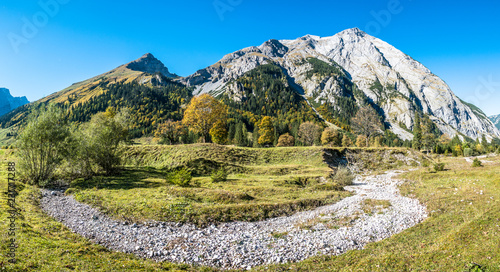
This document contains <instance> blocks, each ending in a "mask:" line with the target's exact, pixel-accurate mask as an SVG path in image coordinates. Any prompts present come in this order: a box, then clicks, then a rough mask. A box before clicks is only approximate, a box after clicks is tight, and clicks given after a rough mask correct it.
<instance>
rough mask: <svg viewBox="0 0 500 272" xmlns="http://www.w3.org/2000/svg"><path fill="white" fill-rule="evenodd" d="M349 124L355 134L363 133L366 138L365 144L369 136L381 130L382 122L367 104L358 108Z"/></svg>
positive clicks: (367, 143)
mask: <svg viewBox="0 0 500 272" xmlns="http://www.w3.org/2000/svg"><path fill="white" fill-rule="evenodd" d="M351 124H352V128H353V129H354V131H355V132H356V133H357V134H359V135H363V136H364V137H365V138H366V143H365V145H366V146H368V145H369V142H368V140H369V139H370V137H372V136H374V135H376V134H379V133H380V132H381V131H382V130H381V127H382V122H380V119H379V117H378V114H377V112H375V110H374V109H373V108H372V107H370V106H368V105H366V106H364V107H361V108H360V109H359V110H358V112H357V113H356V115H355V116H354V117H353V118H352V119H351ZM358 146H359V145H358Z"/></svg>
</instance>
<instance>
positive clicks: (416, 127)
mask: <svg viewBox="0 0 500 272" xmlns="http://www.w3.org/2000/svg"><path fill="white" fill-rule="evenodd" d="M421 148H422V127H421V126H420V114H419V113H418V112H417V113H415V123H414V124H413V149H417V150H420V149H421Z"/></svg>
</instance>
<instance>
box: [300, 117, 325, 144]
mask: <svg viewBox="0 0 500 272" xmlns="http://www.w3.org/2000/svg"><path fill="white" fill-rule="evenodd" d="M320 134H321V128H320V127H319V126H318V125H316V124H314V123H313V122H305V123H302V124H301V125H300V127H299V133H298V137H299V140H300V141H301V142H302V143H303V144H304V145H306V146H311V145H314V143H315V142H316V140H317V139H319V137H320Z"/></svg>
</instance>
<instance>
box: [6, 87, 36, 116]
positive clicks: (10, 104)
mask: <svg viewBox="0 0 500 272" xmlns="http://www.w3.org/2000/svg"><path fill="white" fill-rule="evenodd" d="M28 103H29V101H28V99H27V98H26V96H21V97H14V96H12V95H11V94H10V90H9V89H6V88H0V116H3V115H5V114H7V113H9V112H11V111H13V110H15V109H16V108H18V107H20V106H23V105H25V104H28Z"/></svg>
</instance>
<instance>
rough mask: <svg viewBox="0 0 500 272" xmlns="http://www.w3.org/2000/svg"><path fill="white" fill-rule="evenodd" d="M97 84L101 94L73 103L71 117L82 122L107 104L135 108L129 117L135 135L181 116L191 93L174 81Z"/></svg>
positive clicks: (132, 133) (151, 130)
mask: <svg viewBox="0 0 500 272" xmlns="http://www.w3.org/2000/svg"><path fill="white" fill-rule="evenodd" d="M166 80H167V79H166ZM96 88H99V89H102V90H103V91H102V94H100V95H97V96H94V97H92V98H90V99H89V100H88V101H86V102H85V103H78V104H75V105H74V106H72V107H71V108H70V109H69V113H68V116H69V120H70V121H74V122H77V123H83V122H87V121H89V120H90V118H91V117H92V116H93V115H94V114H96V113H98V112H103V111H105V110H106V109H107V108H108V107H114V108H128V109H129V110H130V112H133V114H132V116H131V117H132V119H131V120H130V121H131V127H130V136H131V137H132V138H138V137H141V136H145V135H151V134H152V133H153V131H154V130H155V129H156V124H159V123H161V122H165V121H167V120H175V121H178V120H181V119H182V116H183V106H185V105H186V104H187V103H188V102H189V100H190V99H191V97H192V95H191V90H190V89H187V88H185V87H184V86H182V85H180V84H178V83H174V82H171V81H168V83H165V84H163V86H147V85H141V84H138V83H137V82H131V83H123V82H119V83H116V84H108V83H106V82H103V83H101V84H99V85H97V86H96ZM70 101H71V97H70Z"/></svg>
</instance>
